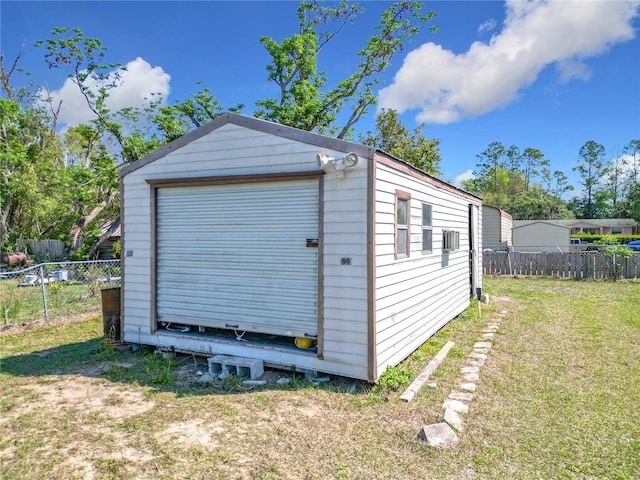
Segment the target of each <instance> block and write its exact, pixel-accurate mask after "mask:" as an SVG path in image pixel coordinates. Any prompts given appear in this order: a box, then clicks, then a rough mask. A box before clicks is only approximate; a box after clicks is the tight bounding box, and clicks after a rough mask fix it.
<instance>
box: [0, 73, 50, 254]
mask: <svg viewBox="0 0 640 480" xmlns="http://www.w3.org/2000/svg"><path fill="white" fill-rule="evenodd" d="M2 78H3V81H2V85H3V88H9V91H8V92H7V91H4V92H3V93H4V94H5V95H6V96H7V98H0V192H1V193H0V245H1V244H3V243H4V244H5V245H4V247H5V248H9V245H8V244H6V243H5V242H7V241H8V239H9V238H11V243H13V241H15V239H16V238H18V237H20V236H22V237H27V238H38V236H39V234H40V233H41V232H42V231H43V229H44V228H46V225H47V224H48V223H49V222H50V221H51V219H52V218H55V217H54V216H52V213H51V205H52V202H51V198H52V197H51V194H55V192H51V191H50V189H49V188H48V181H49V179H50V177H51V172H52V171H53V170H54V168H55V165H56V164H57V163H59V159H60V143H59V139H58V137H57V135H56V133H55V131H52V129H51V127H50V125H51V123H50V117H49V114H48V112H47V111H46V110H45V109H42V108H39V107H37V106H34V105H35V103H34V102H33V98H34V97H29V96H24V97H23V96H22V95H15V94H14V92H13V91H12V90H11V89H10V82H9V78H8V75H6V71H5V70H4V68H3V69H2ZM10 98H15V99H18V98H19V99H21V100H22V101H25V102H26V104H25V105H21V104H20V103H18V102H17V101H14V100H11V99H10ZM29 98H30V99H31V100H30V101H26V99H29Z"/></svg>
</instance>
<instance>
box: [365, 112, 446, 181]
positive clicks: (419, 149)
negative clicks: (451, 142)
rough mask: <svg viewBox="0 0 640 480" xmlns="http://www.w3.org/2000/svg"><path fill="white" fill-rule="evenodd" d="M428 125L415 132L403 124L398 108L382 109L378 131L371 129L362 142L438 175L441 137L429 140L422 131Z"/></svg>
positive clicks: (420, 126) (421, 126)
mask: <svg viewBox="0 0 640 480" xmlns="http://www.w3.org/2000/svg"><path fill="white" fill-rule="evenodd" d="M423 128H424V125H419V126H418V127H416V128H415V129H414V130H413V133H412V132H409V130H407V128H406V127H405V126H404V125H402V123H401V122H400V119H399V118H398V112H397V111H395V110H384V109H383V110H381V111H380V113H378V115H377V116H376V131H375V133H373V132H367V135H366V136H361V137H360V141H361V142H362V143H364V144H365V145H369V146H371V147H375V148H377V149H379V150H382V151H383V152H386V153H388V154H390V155H393V156H394V157H396V158H399V159H401V160H404V161H406V162H408V163H410V164H412V165H414V166H416V167H417V168H419V169H421V170H423V171H425V172H427V173H429V174H431V175H437V174H438V173H439V171H440V169H439V165H440V150H439V148H438V145H440V140H437V139H432V140H430V139H428V138H426V137H425V136H424V135H423V134H422V129H423Z"/></svg>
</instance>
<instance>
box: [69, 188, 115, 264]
mask: <svg viewBox="0 0 640 480" xmlns="http://www.w3.org/2000/svg"><path fill="white" fill-rule="evenodd" d="M119 193H120V192H119V191H117V190H116V191H115V192H111V193H110V194H109V196H108V197H107V198H106V199H105V200H103V201H102V202H100V203H99V204H98V205H96V206H95V207H93V209H92V210H91V211H90V212H89V213H88V214H86V215H83V216H82V217H81V218H80V219H78V221H77V222H76V223H75V224H74V225H73V227H71V230H70V231H69V235H67V242H68V243H69V247H67V255H68V256H71V255H73V254H75V253H77V251H78V248H77V246H76V242H77V241H78V237H79V236H80V233H81V232H82V230H84V228H85V227H86V226H87V225H88V224H89V223H91V222H93V221H94V220H95V219H96V217H97V216H98V215H100V213H101V212H102V211H103V210H104V209H105V208H106V207H107V205H109V204H110V203H111V202H112V201H113V200H114V199H115V198H116V197H117V196H118V194H119Z"/></svg>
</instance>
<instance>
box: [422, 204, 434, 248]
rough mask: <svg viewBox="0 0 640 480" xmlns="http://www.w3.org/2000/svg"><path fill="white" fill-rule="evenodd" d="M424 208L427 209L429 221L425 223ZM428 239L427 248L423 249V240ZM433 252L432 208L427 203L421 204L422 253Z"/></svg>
mask: <svg viewBox="0 0 640 480" xmlns="http://www.w3.org/2000/svg"><path fill="white" fill-rule="evenodd" d="M425 207H428V209H429V219H428V222H425V215H424V214H425ZM426 237H429V245H427V247H428V248H425V238H426ZM432 252H433V206H432V205H431V204H429V203H424V202H423V203H422V253H425V254H426V253H432Z"/></svg>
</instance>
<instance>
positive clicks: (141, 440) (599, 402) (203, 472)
mask: <svg viewBox="0 0 640 480" xmlns="http://www.w3.org/2000/svg"><path fill="white" fill-rule="evenodd" d="M485 290H486V291H487V292H488V293H489V294H490V297H491V299H492V301H491V303H490V305H488V306H483V307H482V315H481V317H480V316H479V315H478V310H477V306H476V305H475V304H474V305H473V307H472V308H470V309H469V310H468V311H467V312H465V313H464V314H463V315H461V316H460V317H459V318H458V319H456V320H454V321H453V322H451V323H450V324H449V325H448V326H447V327H446V328H445V329H443V330H442V331H441V332H439V333H438V334H437V335H436V336H435V337H433V338H432V339H431V340H430V341H429V342H427V343H426V344H424V345H423V346H422V347H421V348H420V349H419V350H418V351H416V352H415V353H414V354H413V355H412V356H411V357H410V358H409V359H407V360H406V361H405V362H403V364H401V365H400V366H398V367H396V368H394V369H391V370H390V371H389V373H388V374H387V376H386V377H385V378H384V379H383V381H381V382H380V384H379V385H376V386H371V385H368V384H366V383H362V382H354V381H353V380H350V379H339V378H334V379H333V380H332V381H331V382H329V383H326V384H320V385H318V386H314V385H313V384H311V383H310V382H309V381H307V380H305V379H304V378H303V377H300V376H298V377H294V378H293V380H292V381H291V382H290V383H288V384H285V385H281V386H277V385H269V386H268V387H266V388H265V387H257V388H256V387H246V386H243V385H242V383H241V382H240V381H238V379H237V378H234V377H228V378H227V379H225V380H224V381H223V382H216V383H215V384H214V385H210V386H206V387H205V386H202V385H200V384H198V383H196V382H195V379H196V378H197V377H196V375H195V372H196V371H197V370H206V361H205V360H204V359H198V358H194V357H191V356H178V357H177V358H171V359H165V358H163V357H162V356H161V355H158V354H155V353H153V352H152V351H148V350H141V351H137V352H131V351H124V352H123V351H118V350H115V349H113V348H110V347H107V346H105V344H104V341H103V339H102V338H101V335H102V322H101V319H100V317H99V316H96V317H94V318H91V319H89V320H87V321H83V322H74V323H57V324H56V323H53V324H50V325H44V326H40V327H38V328H31V329H28V330H22V331H19V332H16V333H12V334H8V335H7V334H6V332H5V334H4V335H3V336H2V337H0V341H1V343H0V359H1V360H2V363H1V364H0V369H1V372H0V382H1V384H2V389H0V464H1V466H2V478H12V479H30V480H31V479H45V478H47V479H48V478H78V479H82V478H89V477H92V478H96V479H112V478H113V479H115V478H122V479H125V478H126V479H129V478H131V479H134V478H135V479H146V478H149V479H151V478H184V479H186V478H193V479H245V478H251V479H253V478H256V479H328V478H331V479H339V478H342V479H411V478H414V479H418V478H420V479H427V478H428V479H465V478H469V479H489V480H491V479H556V478H560V479H621V480H622V479H629V480H630V479H636V478H640V412H639V411H638V405H640V386H639V382H638V379H639V378H640V283H638V282H619V283H607V282H577V281H572V280H556V279H538V278H517V279H515V278H488V279H485ZM498 314H500V315H501V317H502V321H501V324H500V327H499V329H498V331H497V333H496V335H495V337H494V339H493V347H492V349H491V351H490V352H489V358H488V360H487V363H486V364H485V365H484V366H483V367H482V368H481V374H480V381H479V382H478V385H477V386H478V389H477V391H476V394H475V398H474V399H473V401H472V402H470V407H471V409H470V412H469V414H467V415H466V416H465V417H464V418H465V430H464V431H463V432H462V433H460V435H459V436H460V442H459V444H458V446H457V448H455V449H452V450H433V449H430V448H428V447H427V446H425V444H424V443H422V442H421V441H419V440H418V439H417V438H416V435H417V433H418V431H419V430H420V428H421V427H422V425H425V424H430V423H435V422H437V421H441V419H442V409H441V405H442V402H443V400H444V399H445V398H446V397H447V396H448V394H449V393H450V392H451V390H452V389H455V388H456V386H457V385H458V384H459V383H460V377H459V374H460V368H461V367H462V366H463V365H464V364H465V362H466V357H467V356H468V354H469V353H470V352H471V351H472V350H473V344H474V342H475V341H477V340H479V338H480V335H481V331H482V330H483V328H484V327H485V326H486V325H487V323H488V322H489V321H490V320H491V319H492V318H496V316H497V315H498ZM449 340H452V341H454V342H455V343H456V344H455V347H454V348H453V349H452V350H451V351H450V353H449V355H448V356H447V358H446V359H445V361H444V362H443V363H442V364H441V365H440V367H438V369H437V370H436V372H435V373H434V375H433V380H434V381H436V382H437V385H438V388H435V389H433V388H426V387H425V388H423V389H422V390H421V391H420V393H419V394H418V395H417V397H416V399H414V400H413V401H412V402H411V403H408V404H407V403H404V402H402V401H400V400H399V398H398V397H399V395H400V394H401V393H402V391H403V390H404V387H406V385H407V384H408V383H409V382H410V381H411V379H412V377H413V376H415V375H416V374H417V373H418V372H419V371H420V370H421V369H422V368H424V367H425V366H426V364H427V363H428V362H429V361H430V360H431V359H432V358H433V356H434V355H435V354H437V352H438V351H439V350H440V348H442V346H443V345H444V344H445V343H446V342H447V341H449ZM289 375H290V373H289Z"/></svg>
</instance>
